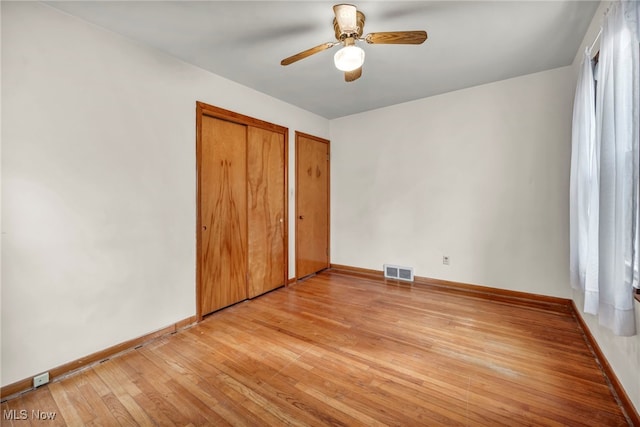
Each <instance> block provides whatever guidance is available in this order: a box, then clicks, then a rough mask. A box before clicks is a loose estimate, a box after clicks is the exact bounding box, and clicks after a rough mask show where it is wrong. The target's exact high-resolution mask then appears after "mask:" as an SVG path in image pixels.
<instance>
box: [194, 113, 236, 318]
mask: <svg viewBox="0 0 640 427" xmlns="http://www.w3.org/2000/svg"><path fill="white" fill-rule="evenodd" d="M246 140H247V127H246V126H244V125H239V124H236V123H231V122H228V121H224V120H219V119H215V118H213V117H209V116H203V117H202V148H201V149H202V154H201V156H202V158H201V166H200V184H201V186H202V188H201V190H200V191H201V203H200V215H201V224H202V229H201V230H200V232H201V233H202V237H201V251H200V253H201V256H202V259H201V262H202V278H201V280H202V314H203V315H204V314H208V313H211V312H212V311H215V310H217V309H220V308H223V307H226V306H228V305H231V304H234V303H236V302H238V301H242V300H244V299H246V298H247V285H246V283H247V282H246V274H247V184H246V175H247V161H246V156H247V148H246V147H247V143H246Z"/></svg>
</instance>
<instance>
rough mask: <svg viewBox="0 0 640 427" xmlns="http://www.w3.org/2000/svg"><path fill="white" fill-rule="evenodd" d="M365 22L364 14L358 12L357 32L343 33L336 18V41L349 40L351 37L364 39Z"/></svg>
mask: <svg viewBox="0 0 640 427" xmlns="http://www.w3.org/2000/svg"><path fill="white" fill-rule="evenodd" d="M364 21H365V16H364V13H362V12H360V11H359V10H358V11H356V22H357V26H356V32H355V33H346V32H345V33H343V32H342V31H341V30H340V27H339V26H338V20H337V19H336V18H333V30H334V31H335V33H336V39H337V40H339V41H343V40H344V39H345V38H349V37H353V38H356V39H359V38H360V37H362V32H363V31H364Z"/></svg>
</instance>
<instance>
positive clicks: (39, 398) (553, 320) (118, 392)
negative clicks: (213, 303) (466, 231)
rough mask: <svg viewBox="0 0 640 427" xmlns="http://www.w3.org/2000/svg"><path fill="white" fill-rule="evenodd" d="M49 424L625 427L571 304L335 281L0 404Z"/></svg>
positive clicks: (230, 313)
mask: <svg viewBox="0 0 640 427" xmlns="http://www.w3.org/2000/svg"><path fill="white" fill-rule="evenodd" d="M2 410H3V414H7V412H6V411H10V410H16V411H17V412H15V413H14V414H17V415H20V412H19V411H21V410H26V411H27V412H28V418H30V419H27V420H25V421H19V422H18V421H8V420H6V416H5V417H4V418H5V419H4V420H3V423H2V424H3V425H29V424H30V425H41V424H40V423H38V422H36V421H35V420H34V419H33V418H32V417H31V416H32V412H31V411H32V410H39V411H44V412H56V413H57V416H56V418H55V420H54V421H47V422H46V424H45V425H50V426H53V425H65V424H67V425H78V426H79V425H103V426H112V425H180V426H185V425H216V426H218V425H256V426H259V425H276V426H280V425H311V426H315V425H342V426H357V425H363V426H382V425H397V426H418V425H425V426H435V425H447V426H450V425H454V426H455V425H460V426H463V425H464V426H497V425H507V426H518V425H534V426H579V425H588V426H626V425H628V424H627V421H626V419H625V417H624V415H623V413H622V411H621V409H620V407H619V406H618V404H617V403H616V401H615V399H614V397H613V395H612V393H611V391H610V389H609V387H608V386H607V382H606V380H605V378H604V377H603V374H602V371H601V370H600V368H599V366H598V364H597V363H596V360H595V359H594V356H593V355H592V353H591V352H590V350H589V348H588V346H587V345H586V343H585V340H584V337H583V335H582V331H581V330H580V328H579V326H578V324H577V323H576V321H575V319H574V318H573V317H572V315H571V313H570V311H569V310H568V308H567V307H565V306H561V305H554V304H547V303H539V304H537V303H535V304H524V305H514V304H512V303H508V302H505V301H496V300H491V299H483V298H478V297H477V296H473V295H467V294H462V293H460V292H450V291H447V290H446V289H444V288H441V287H432V286H426V285H411V284H406V283H398V282H387V283H385V282H384V280H381V279H377V278H368V277H365V276H362V277H358V276H355V275H350V274H343V273H339V272H335V271H333V272H332V271H329V272H325V273H322V274H319V275H318V276H315V277H312V278H309V279H307V280H305V281H303V282H299V283H298V284H296V285H293V286H290V287H288V288H282V289H278V290H276V291H273V292H271V293H268V294H266V295H263V296H261V297H259V298H256V299H254V300H251V301H248V302H243V303H240V304H237V305H235V306H232V307H230V308H227V309H224V310H221V311H219V312H216V313H214V314H213V315H211V316H209V317H207V318H206V319H205V320H204V321H203V322H201V323H199V324H197V325H195V326H193V327H191V328H188V329H185V330H182V331H179V332H178V333H176V334H174V335H171V336H167V337H164V338H161V339H158V340H156V341H153V342H151V343H149V344H147V345H145V346H142V347H139V348H137V349H135V350H132V351H129V352H127V353H125V354H123V355H120V356H118V357H114V358H112V359H111V360H108V361H106V362H103V363H101V364H98V365H95V366H93V367H91V368H89V369H86V370H85V371H83V372H80V373H77V374H74V375H71V376H70V377H67V378H65V379H63V380H61V381H59V382H54V383H51V384H49V385H47V386H44V387H42V388H39V389H37V390H36V391H33V392H28V393H26V394H24V395H22V396H20V397H18V398H15V399H12V400H9V401H8V402H5V403H3V404H2Z"/></svg>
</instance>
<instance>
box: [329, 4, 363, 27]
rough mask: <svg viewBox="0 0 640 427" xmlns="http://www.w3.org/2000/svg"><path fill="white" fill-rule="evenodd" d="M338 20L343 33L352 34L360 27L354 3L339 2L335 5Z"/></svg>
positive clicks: (334, 10) (334, 9)
mask: <svg viewBox="0 0 640 427" xmlns="http://www.w3.org/2000/svg"><path fill="white" fill-rule="evenodd" d="M333 12H334V13H335V14H336V22H337V23H338V28H340V32H341V33H343V34H344V33H346V34H352V33H355V32H356V29H357V28H358V22H357V16H356V12H357V10H356V7H355V6H354V5H352V4H337V5H335V6H333Z"/></svg>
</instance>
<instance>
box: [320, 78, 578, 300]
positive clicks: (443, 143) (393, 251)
mask: <svg viewBox="0 0 640 427" xmlns="http://www.w3.org/2000/svg"><path fill="white" fill-rule="evenodd" d="M469 72H473V71H472V70H470V71H469ZM571 78H572V76H571V70H570V68H569V67H564V68H559V69H555V70H551V71H547V72H541V73H537V74H532V75H527V76H524V77H518V78H514V79H510V80H505V81H501V82H497V83H492V84H487V85H483V86H478V87H473V88H470V89H464V90H460V91H456V92H451V93H448V94H444V95H440V96H434V97H430V98H425V99H421V100H417V101H413V102H409V103H405V104H400V105H395V106H392V107H387V108H383V109H379V110H374V111H370V112H365V113H361V114H357V115H353V116H349V117H343V118H340V119H335V120H332V121H331V147H332V165H331V166H332V169H331V174H332V175H331V178H332V193H333V194H332V199H331V215H332V224H331V238H332V253H331V260H332V262H333V263H335V264H346V265H351V266H357V267H363V268H371V269H376V270H381V269H382V264H383V263H392V264H399V265H404V266H413V267H415V274H416V275H418V276H426V277H431V278H438V279H444V280H452V281H457V282H464V283H471V284H478V285H485V286H491V287H496V288H502V289H509V290H517V291H525V292H532V293H536V294H544V295H553V296H559V297H569V295H570V291H569V286H568V252H569V243H568V237H569V234H568V233H569V231H568V206H569V205H568V199H567V195H568V188H569V156H570V146H569V144H568V141H569V139H570V123H571V114H572V113H571V102H572V96H573V95H572V90H573V88H572V87H571ZM425 84H429V83H428V82H425ZM443 255H447V256H449V257H450V261H451V264H450V265H449V266H445V265H443V263H442V257H443Z"/></svg>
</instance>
